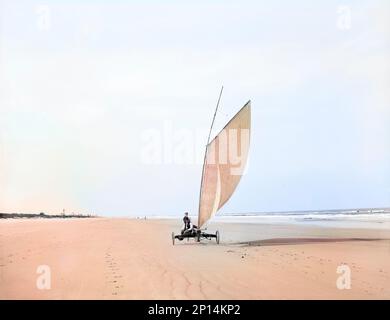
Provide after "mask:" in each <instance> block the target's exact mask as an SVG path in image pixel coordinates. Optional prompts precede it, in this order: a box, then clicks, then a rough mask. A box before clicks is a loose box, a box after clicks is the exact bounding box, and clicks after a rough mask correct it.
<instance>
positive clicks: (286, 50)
mask: <svg viewBox="0 0 390 320" xmlns="http://www.w3.org/2000/svg"><path fill="white" fill-rule="evenodd" d="M222 84H223V85H224V86H225V90H224V94H223V96H222V101H221V105H220V113H219V114H218V115H217V119H216V124H215V128H214V131H213V132H214V134H216V133H217V132H218V131H219V129H221V128H222V127H223V126H224V124H225V122H226V121H228V119H229V118H230V117H231V116H233V115H234V113H235V112H237V111H238V110H239V108H241V106H242V105H244V103H245V102H246V101H247V100H249V99H251V100H252V126H253V132H252V139H251V150H250V164H249V167H248V171H247V174H246V175H245V176H244V177H243V179H242V181H241V184H240V185H239V187H238V189H237V190H236V193H235V194H234V195H233V197H232V199H231V200H230V202H229V203H228V204H227V205H226V206H225V207H224V208H223V209H222V212H247V211H279V210H310V209H328V208H350V207H377V206H390V90H389V89H390V2H389V1H387V0H384V1H376V0H366V1H332V0H331V1H329V0H326V1H325V0H324V1H309V0H306V1H287V0H286V1H257V0H256V1H241V0H240V1H226V0H224V1H198V0H197V1H164V4H162V2H160V1H124V0H123V1H59V0H57V1H4V0H0V212H22V211H24V212H36V211H38V212H40V211H45V212H52V213H57V212H60V211H62V209H63V208H65V209H66V210H67V212H72V211H75V212H83V213H89V212H93V213H98V214H103V215H137V214H161V215H162V214H182V212H183V211H187V210H188V211H190V212H191V213H192V214H194V213H196V212H197V206H198V197H199V185H200V176H201V165H202V157H203V152H204V144H205V142H206V139H207V134H208V129H209V126H210V122H211V119H212V115H213V112H214V107H215V103H216V100H217V98H218V93H219V90H220V87H221V85H222ZM150 151H152V153H153V154H154V156H153V157H152V158H150V157H148V155H150Z"/></svg>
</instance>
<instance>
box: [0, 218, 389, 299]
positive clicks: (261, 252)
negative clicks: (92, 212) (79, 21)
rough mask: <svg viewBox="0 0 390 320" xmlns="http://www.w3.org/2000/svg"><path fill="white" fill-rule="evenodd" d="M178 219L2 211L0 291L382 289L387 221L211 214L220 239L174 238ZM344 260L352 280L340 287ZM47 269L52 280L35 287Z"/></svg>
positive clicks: (297, 292)
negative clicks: (342, 224) (239, 218)
mask: <svg viewBox="0 0 390 320" xmlns="http://www.w3.org/2000/svg"><path fill="white" fill-rule="evenodd" d="M180 227H181V225H180V220H178V221H175V220H153V219H151V220H149V219H148V220H137V219H108V218H98V219H81V220H80V219H69V220H61V219H50V220H45V219H34V220H24V219H21V220H3V221H0V299H390V231H389V230H386V229H381V230H375V229H364V228H360V229H353V228H348V229H343V228H325V227H317V226H310V225H302V226H301V225H288V224H286V225H283V224H275V225H273V224H253V223H251V224H245V223H217V224H215V223H214V224H211V225H210V227H209V231H210V232H213V231H214V230H216V229H219V231H220V232H221V244H219V245H217V244H216V243H215V241H214V240H212V241H203V242H202V243H200V244H198V243H195V242H194V241H192V240H190V241H186V240H184V241H182V242H177V243H176V245H175V246H173V245H172V241H171V232H172V231H176V232H179V230H180ZM343 265H344V266H347V267H348V268H349V270H350V271H351V288H350V289H344V290H340V289H338V288H337V285H336V282H337V279H338V277H340V276H343V275H345V274H344V273H343V274H338V273H337V268H338V267H339V266H343ZM39 266H43V269H42V267H41V269H39ZM42 270H43V271H42ZM48 270H49V271H50V289H39V288H38V286H37V281H38V285H39V284H40V283H41V284H42V275H43V276H48V273H47V271H48ZM343 270H345V269H343ZM37 271H40V272H43V273H41V274H39V273H37ZM45 279H47V278H45ZM46 285H47V283H46Z"/></svg>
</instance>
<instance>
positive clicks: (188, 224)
mask: <svg viewBox="0 0 390 320" xmlns="http://www.w3.org/2000/svg"><path fill="white" fill-rule="evenodd" d="M183 222H184V228H183V230H182V231H181V234H183V233H184V232H186V231H187V230H188V231H189V230H192V229H196V228H197V226H195V225H193V224H192V223H191V219H190V217H189V216H188V212H185V213H184V218H183Z"/></svg>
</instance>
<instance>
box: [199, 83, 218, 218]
mask: <svg viewBox="0 0 390 320" xmlns="http://www.w3.org/2000/svg"><path fill="white" fill-rule="evenodd" d="M222 92H223V86H222V88H221V91H220V93H219V97H218V101H217V106H216V107H215V112H214V116H213V121H212V122H211V127H210V131H209V136H208V138H207V143H206V148H205V152H204V159H203V168H202V178H201V181H200V190H199V205H198V226H199V218H200V216H199V214H200V201H201V197H202V187H203V178H204V169H205V164H206V157H207V147H208V145H209V143H210V137H211V132H212V130H213V126H214V121H215V117H216V115H217V111H218V107H219V102H220V101H221V96H222Z"/></svg>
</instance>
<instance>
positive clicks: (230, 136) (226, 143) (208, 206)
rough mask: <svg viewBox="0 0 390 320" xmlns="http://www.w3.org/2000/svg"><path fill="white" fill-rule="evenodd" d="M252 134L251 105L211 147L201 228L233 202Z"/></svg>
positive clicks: (205, 170) (202, 197)
mask: <svg viewBox="0 0 390 320" xmlns="http://www.w3.org/2000/svg"><path fill="white" fill-rule="evenodd" d="M250 130H251V102H250V101H249V102H247V103H246V104H245V106H243V107H242V109H241V110H240V111H239V112H238V113H237V114H236V115H235V116H234V117H233V118H232V119H231V120H230V121H229V122H228V123H227V124H226V126H225V128H224V129H223V130H222V131H221V132H220V133H218V135H217V136H216V137H215V138H214V139H213V140H212V141H211V142H210V143H209V144H208V145H207V147H206V155H205V161H204V164H203V172H202V181H201V190H200V199H199V213H198V227H199V228H201V227H202V226H203V225H204V224H205V223H206V222H207V220H209V219H210V218H211V217H212V216H213V215H214V214H215V213H216V212H217V211H218V209H220V208H221V207H222V206H223V205H224V204H225V203H226V202H227V201H228V200H229V199H230V197H231V196H232V194H233V193H234V190H235V189H236V187H237V185H238V183H239V182H240V180H241V177H242V175H243V174H244V170H245V166H246V163H247V159H248V151H249V142H250Z"/></svg>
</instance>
